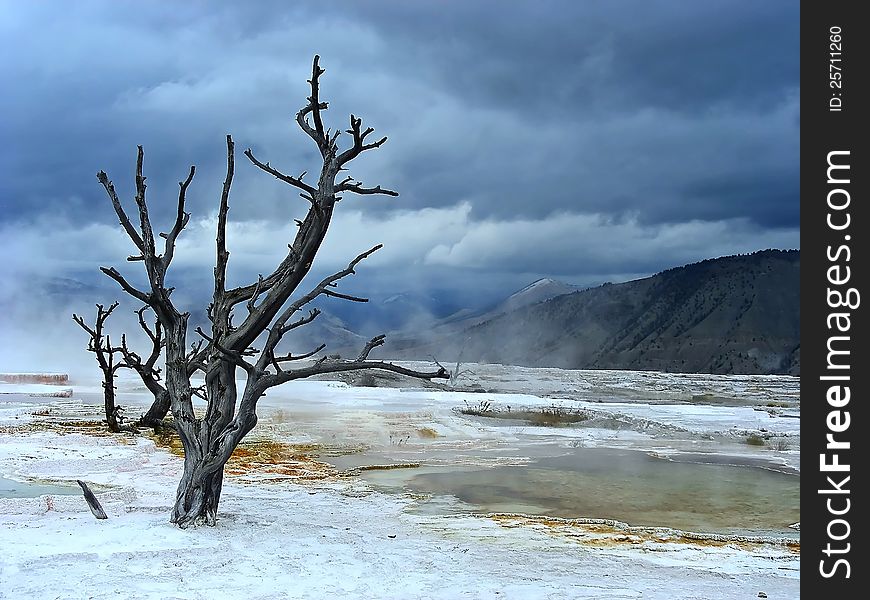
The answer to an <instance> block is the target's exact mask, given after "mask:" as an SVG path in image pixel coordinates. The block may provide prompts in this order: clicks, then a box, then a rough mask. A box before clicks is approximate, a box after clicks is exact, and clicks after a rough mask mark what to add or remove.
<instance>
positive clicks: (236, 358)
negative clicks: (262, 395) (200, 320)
mask: <svg viewBox="0 0 870 600" xmlns="http://www.w3.org/2000/svg"><path fill="white" fill-rule="evenodd" d="M196 333H198V334H199V335H201V336H202V337H203V338H205V339H206V340H207V341H208V343H209V344H210V345H211V346H212V347H213V348H215V349H217V350H218V352H220V353H221V354H223V355H224V356H226V357H227V358H228V359H229V360H230V361H232V362H233V363H235V364H236V365H237V366H239V367H241V368H243V369H244V370H245V371H246V372H247V373H249V374H250V373H252V372H253V370H254V365H252V364H251V363H249V362H248V361H246V360H245V359H244V358H242V353H241V352H236V351H235V350H229V349H227V348H224V347H223V346H222V345H221V344H220V343H219V342H216V341H215V340H214V339H213V338H212V337H210V336H208V335H207V334H206V333H205V332H204V331H203V330H202V328H201V327H197V328H196Z"/></svg>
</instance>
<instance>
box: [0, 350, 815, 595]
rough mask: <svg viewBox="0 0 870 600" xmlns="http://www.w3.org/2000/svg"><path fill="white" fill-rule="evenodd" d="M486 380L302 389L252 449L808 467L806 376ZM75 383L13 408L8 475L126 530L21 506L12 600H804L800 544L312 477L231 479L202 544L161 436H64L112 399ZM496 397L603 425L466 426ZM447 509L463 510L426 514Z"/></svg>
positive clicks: (3, 451)
mask: <svg viewBox="0 0 870 600" xmlns="http://www.w3.org/2000/svg"><path fill="white" fill-rule="evenodd" d="M473 370H475V378H476V379H475V382H476V383H479V384H480V385H482V386H484V387H485V388H486V389H488V390H492V391H491V392H484V393H480V392H477V393H471V392H458V391H447V390H435V389H423V388H417V389H403V388H381V387H378V388H374V387H370V388H359V387H351V386H348V385H346V384H343V383H340V382H329V381H299V382H294V383H291V384H288V385H286V386H284V387H282V388H279V389H276V390H273V391H270V393H269V395H268V396H267V397H266V398H264V399H263V402H262V407H261V415H262V420H261V423H260V425H258V429H257V430H255V432H254V433H253V434H252V435H255V436H256V437H257V438H258V439H268V440H272V441H280V442H282V443H285V444H291V445H293V444H312V445H313V447H320V448H322V449H323V451H324V455H325V457H321V460H326V461H329V460H333V459H331V458H330V456H331V455H335V458H334V460H333V463H334V464H335V465H340V464H341V461H342V460H348V461H351V462H352V461H356V464H357V465H370V464H379V463H395V462H419V463H422V464H424V465H427V464H428V465H436V466H438V465H441V466H443V465H453V464H463V465H466V466H467V465H469V464H471V465H474V466H476V467H487V466H492V465H505V464H522V463H523V462H524V461H529V460H532V459H533V458H534V457H535V456H537V455H538V454H539V453H541V452H551V451H552V450H553V449H554V448H555V449H557V450H558V449H560V448H562V449H571V448H577V447H587V446H588V447H596V448H602V447H605V448H619V449H626V448H628V449H633V450H637V451H643V452H648V451H656V452H659V453H662V454H668V453H671V454H673V455H674V456H677V455H685V454H686V453H691V452H698V453H699V454H701V451H703V454H704V455H707V454H721V455H725V456H728V457H736V458H738V459H740V460H745V461H747V464H748V462H749V461H750V460H755V461H761V462H764V463H770V464H772V465H775V464H781V465H784V466H789V468H792V469H797V470H799V462H798V461H797V460H796V456H795V455H796V453H797V451H798V450H799V441H800V438H799V418H796V417H797V416H799V395H798V393H797V383H796V381H797V380H793V379H792V378H763V377H762V378H735V379H734V380H733V381H732V382H730V383H729V381H728V379H727V378H717V377H709V376H696V375H692V376H679V375H664V374H655V375H654V376H650V375H649V374H646V373H631V372H619V373H617V372H576V371H575V372H567V371H564V372H560V371H559V370H557V369H540V370H532V369H524V370H514V368H509V367H499V366H493V367H488V366H482V365H477V366H475V367H473ZM74 383H75V382H74ZM73 387H74V395H73V397H72V398H45V397H44V398H33V397H29V396H24V395H15V394H13V395H4V396H2V397H0V477H4V478H7V479H13V480H17V481H21V482H28V481H30V482H40V483H54V484H61V485H62V484H64V483H67V484H68V483H72V482H74V480H75V479H83V480H85V481H88V482H89V483H90V484H92V487H93V488H94V491H95V492H96V493H97V496H98V498H100V500H101V502H102V503H103V506H104V508H105V509H106V512H107V513H108V514H109V519H108V520H106V521H97V520H95V519H94V518H93V517H92V516H91V514H90V512H89V511H88V508H87V506H86V504H85V503H84V501H83V500H82V498H81V495H79V494H62V493H58V494H51V495H46V494H42V495H39V496H36V497H32V498H0V597H2V598H109V597H112V598H117V597H124V598H333V597H341V598H521V599H525V598H532V599H533V598H590V599H591V598H595V599H628V598H644V599H650V598H654V599H669V600H670V599H672V598H723V599H728V598H755V597H757V596H758V593H759V592H765V593H766V594H767V597H768V598H786V599H789V600H790V599H793V598H798V597H799V595H800V592H799V571H798V562H799V552H798V550H797V548H796V546H795V545H794V544H793V543H792V544H788V543H786V542H784V541H782V540H780V541H770V542H767V543H761V542H760V541H759V539H757V538H756V539H742V538H739V537H724V536H715V535H713V536H704V537H703V538H702V539H697V540H694V539H690V538H688V537H686V536H681V535H680V534H679V533H678V532H674V531H671V530H668V529H663V528H631V527H629V526H627V525H625V524H621V523H611V522H601V521H595V522H584V521H582V520H580V521H570V520H568V521H565V520H558V519H548V518H542V517H540V518H539V517H526V516H521V515H520V516H516V515H513V516H512V515H490V516H486V515H482V514H474V511H473V510H462V509H469V507H467V506H464V505H462V504H461V503H460V502H459V501H457V500H456V499H453V498H450V497H446V498H440V499H434V500H433V499H431V498H427V497H424V496H422V495H420V494H417V493H413V492H406V493H385V492H382V491H378V489H376V488H374V487H373V486H372V485H371V484H370V483H369V482H368V481H367V480H365V479H363V478H361V477H359V476H354V475H353V474H352V473H353V472H345V473H341V472H338V471H337V470H336V469H337V468H338V467H332V468H326V467H324V468H322V469H321V470H320V472H319V473H317V474H316V476H312V477H304V476H302V477H298V476H276V475H275V474H274V473H272V472H266V471H262V472H261V471H258V470H257V469H251V470H247V471H245V472H244V473H239V474H236V475H231V476H229V477H228V479H227V482H226V484H225V489H224V496H223V499H222V503H221V513H220V519H219V522H218V525H217V526H216V527H213V528H208V527H203V528H199V529H197V530H187V531H181V530H178V529H177V528H175V527H174V526H172V525H171V524H169V523H168V513H169V510H170V506H171V504H172V500H173V495H174V489H175V485H176V483H177V481H178V478H179V476H180V472H181V459H180V458H179V457H178V456H176V455H174V454H171V453H170V452H168V451H167V450H165V449H163V448H160V447H157V446H155V444H154V442H153V441H151V440H150V439H146V438H144V437H142V436H139V437H135V438H132V437H122V436H106V435H94V433H95V431H90V432H89V431H87V430H86V428H81V429H76V428H74V427H73V428H69V427H67V428H66V429H65V428H64V427H60V426H59V424H61V423H64V424H66V425H68V423H69V422H70V421H76V420H79V419H81V420H84V419H94V418H98V416H99V407H100V396H99V388H98V385H97V384H95V383H94V384H91V385H87V386H80V385H73ZM119 387H120V388H121V389H120V392H121V394H120V399H121V403H122V404H125V405H131V406H132V407H131V408H130V409H129V412H130V414H135V412H136V409H135V407H136V406H138V405H141V404H143V403H144V402H145V401H147V396H146V395H145V394H143V393H141V390H138V389H137V388H138V386H137V384H136V382H135V381H134V380H132V379H129V380H128V379H125V380H123V381H122V382H121V383H120V384H119ZM545 395H548V396H550V397H544V396H545ZM705 395H706V396H705ZM693 397H696V398H695V402H694V403H693ZM698 397H700V398H698ZM483 399H485V400H487V401H489V402H491V403H493V404H497V405H500V404H505V405H510V406H511V407H512V409H514V410H516V409H517V408H519V407H531V408H534V407H549V406H551V405H553V404H558V405H561V406H565V407H566V408H570V409H572V410H573V409H575V408H578V409H582V410H584V411H589V412H590V413H593V418H592V419H590V420H589V422H588V423H586V424H584V425H583V426H582V427H573V426H572V427H538V426H534V427H533V426H523V425H522V424H518V423H516V422H510V421H508V420H501V419H487V418H474V417H469V416H466V415H462V414H461V413H460V412H459V410H458V409H459V408H462V407H465V406H467V405H474V404H477V403H479V402H480V401H481V400H483ZM768 404H776V405H777V406H774V407H772V406H767V405H768ZM786 415H788V416H786ZM52 424H53V425H54V426H47V425H52ZM66 425H65V426H66ZM750 434H756V435H768V436H772V437H771V440H780V439H782V440H788V441H789V444H790V445H789V446H788V448H787V449H786V447H785V446H783V447H782V448H777V447H774V446H773V445H772V444H770V443H768V444H767V445H765V446H764V447H756V446H752V445H749V444H746V443H745V439H744V438H745V436H747V435H750ZM352 451H355V452H356V453H355V454H347V453H349V452H352ZM316 464H318V465H321V466H322V463H316ZM309 466H310V465H309ZM403 471H405V469H403ZM407 471H413V469H407ZM439 503H440V504H443V505H445V506H446V507H448V509H447V510H443V511H439V510H419V508H420V507H421V505H428V506H430V507H432V506H436V507H437V506H438V505H439ZM471 508H473V507H471Z"/></svg>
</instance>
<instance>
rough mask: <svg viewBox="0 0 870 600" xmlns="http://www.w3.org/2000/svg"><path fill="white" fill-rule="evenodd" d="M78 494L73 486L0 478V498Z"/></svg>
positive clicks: (79, 491)
mask: <svg viewBox="0 0 870 600" xmlns="http://www.w3.org/2000/svg"><path fill="white" fill-rule="evenodd" d="M80 493H81V490H80V489H79V487H78V486H75V485H58V484H50V483H34V482H30V481H15V480H14V479H6V478H4V477H0V498H38V497H39V496H42V495H46V494H49V495H55V496H71V495H75V494H80Z"/></svg>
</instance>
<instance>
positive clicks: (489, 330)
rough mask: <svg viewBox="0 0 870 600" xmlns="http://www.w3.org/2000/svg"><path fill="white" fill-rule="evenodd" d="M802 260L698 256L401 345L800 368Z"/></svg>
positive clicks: (552, 361) (543, 358)
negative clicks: (689, 262)
mask: <svg viewBox="0 0 870 600" xmlns="http://www.w3.org/2000/svg"><path fill="white" fill-rule="evenodd" d="M799 267H800V253H799V251H796V250H794V251H780V250H765V251H761V252H756V253H754V254H751V255H742V256H729V257H724V258H717V259H710V260H705V261H702V262H699V263H695V264H692V265H687V266H684V267H678V268H674V269H669V270H667V271H664V272H662V273H659V274H658V275H655V276H652V277H648V278H645V279H639V280H636V281H630V282H627V283H622V284H605V285H603V286H600V287H597V288H592V289H588V290H584V291H580V292H576V293H572V294H567V295H561V296H557V297H555V298H553V299H551V300H548V301H546V302H542V303H538V304H533V305H531V306H526V307H524V308H520V309H518V310H514V311H511V312H509V313H507V314H504V315H500V316H497V317H495V318H492V319H490V320H487V321H485V322H482V323H479V324H477V325H474V326H472V327H469V328H467V329H465V330H463V331H461V332H457V333H455V334H452V335H449V336H444V337H443V338H441V339H437V340H432V341H431V342H429V343H427V344H421V345H420V346H418V347H415V348H409V347H407V346H406V347H405V349H404V350H403V351H402V352H401V354H402V355H403V356H407V357H411V356H414V357H419V358H423V357H426V356H428V355H435V356H438V357H439V360H440V359H441V358H442V357H443V359H444V360H451V359H453V360H455V358H456V357H457V356H458V355H459V352H460V350H461V351H462V358H463V360H464V361H468V362H498V363H507V364H520V365H529V366H555V367H563V368H600V369H648V370H661V371H682V372H710V373H791V374H798V373H799V372H800V329H799V321H800V300H799V287H800V285H799V282H800V279H799ZM385 352H388V349H387V348H385Z"/></svg>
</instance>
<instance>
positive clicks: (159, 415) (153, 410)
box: [139, 390, 170, 427]
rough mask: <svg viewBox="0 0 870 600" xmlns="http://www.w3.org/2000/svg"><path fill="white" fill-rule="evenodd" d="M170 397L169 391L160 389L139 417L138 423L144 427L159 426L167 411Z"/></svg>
mask: <svg viewBox="0 0 870 600" xmlns="http://www.w3.org/2000/svg"><path fill="white" fill-rule="evenodd" d="M169 406H170V398H169V392H168V391H166V390H160V391H158V392H157V393H156V394H155V395H154V402H152V403H151V407H150V408H149V409H148V412H146V413H145V414H144V415H142V418H141V419H139V424H140V425H142V426H144V427H159V426H160V424H161V423H162V422H163V419H165V418H166V415H167V414H168V413H169Z"/></svg>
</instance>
